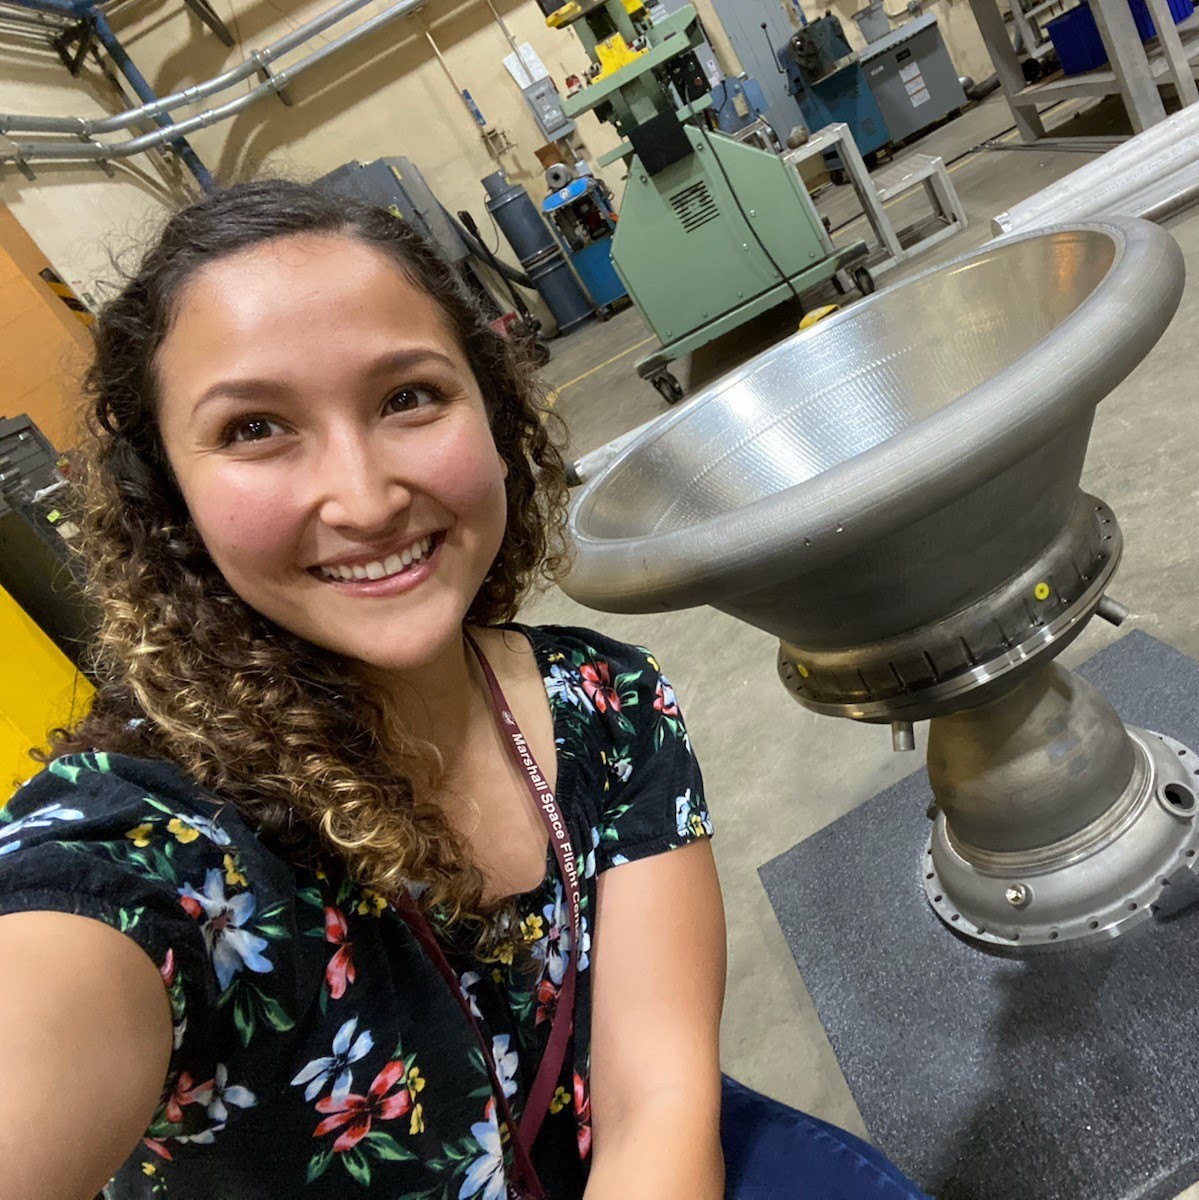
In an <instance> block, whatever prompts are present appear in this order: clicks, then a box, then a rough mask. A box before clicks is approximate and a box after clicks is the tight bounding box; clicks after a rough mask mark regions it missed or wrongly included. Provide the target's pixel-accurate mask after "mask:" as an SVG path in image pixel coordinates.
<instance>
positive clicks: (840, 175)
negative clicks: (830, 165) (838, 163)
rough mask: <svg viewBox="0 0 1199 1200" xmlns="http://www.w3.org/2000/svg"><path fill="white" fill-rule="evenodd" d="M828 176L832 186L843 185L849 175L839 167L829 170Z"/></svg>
mask: <svg viewBox="0 0 1199 1200" xmlns="http://www.w3.org/2000/svg"><path fill="white" fill-rule="evenodd" d="M828 177H829V179H831V180H832V183H833V186H834V187H844V186H845V185H846V184H847V183H848V182H849V176H848V175H847V174H846V173H845V172H844V171H842V170H840V169H839V168H834V169H833V170H831V171H830V172H829V173H828Z"/></svg>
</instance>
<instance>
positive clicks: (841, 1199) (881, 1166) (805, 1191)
mask: <svg viewBox="0 0 1199 1200" xmlns="http://www.w3.org/2000/svg"><path fill="white" fill-rule="evenodd" d="M720 1141H721V1145H722V1146H723V1148H724V1169H725V1198H726V1200H783V1198H784V1197H789V1198H791V1200H929V1197H928V1196H927V1195H926V1193H924V1192H922V1191H921V1190H920V1189H919V1188H918V1187H917V1186H916V1185H915V1184H914V1183H912V1181H911V1180H910V1179H908V1178H906V1177H905V1176H904V1175H903V1174H902V1173H901V1172H900V1171H899V1170H898V1168H897V1167H895V1166H894V1165H892V1164H891V1163H890V1162H888V1160H887V1159H886V1158H885V1157H884V1156H883V1155H882V1154H881V1153H880V1152H879V1151H878V1150H876V1149H875V1148H874V1147H873V1146H871V1145H868V1144H867V1143H866V1142H864V1141H862V1140H861V1138H856V1137H854V1135H853V1134H852V1133H846V1131H845V1130H844V1129H838V1128H837V1127H836V1126H835V1125H829V1124H828V1123H827V1122H826V1121H819V1120H817V1119H816V1118H815V1117H809V1116H808V1115H807V1114H806V1113H801V1112H798V1111H796V1110H795V1109H793V1108H788V1107H787V1106H786V1105H785V1104H780V1103H778V1101H777V1100H770V1099H767V1097H765V1096H762V1095H759V1094H758V1093H757V1092H751V1091H750V1090H749V1088H747V1087H743V1086H742V1085H741V1084H739V1083H737V1082H736V1081H735V1080H733V1079H730V1078H729V1077H728V1076H727V1075H726V1076H725V1077H724V1096H723V1103H722V1106H721V1116H720Z"/></svg>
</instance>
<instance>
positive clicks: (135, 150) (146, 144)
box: [0, 0, 425, 163]
mask: <svg viewBox="0 0 1199 1200" xmlns="http://www.w3.org/2000/svg"><path fill="white" fill-rule="evenodd" d="M424 3H425V0H400V2H399V3H397V4H393V5H392V6H391V7H390V8H387V9H384V11H383V12H381V13H379V14H378V15H377V16H374V17H372V18H371V19H370V20H369V21H365V22H363V23H362V24H361V25H359V26H357V27H356V28H354V29H351V30H349V31H348V32H347V33H345V34H343V35H342V36H341V37H339V38H336V39H335V40H333V41H331V42H329V43H328V44H327V45H325V46H322V47H321V48H320V49H319V50H316V51H314V52H313V53H312V54H310V55H309V56H308V57H307V58H304V59H301V60H300V61H299V62H297V63H294V64H293V65H291V66H289V67H285V68H283V69H282V70H279V71H277V72H275V73H274V74H273V75H272V76H271V77H270V78H269V79H267V80H266V81H265V82H264V83H261V84H259V85H258V86H257V87H255V88H253V89H251V90H250V91H249V92H246V93H245V94H244V95H243V96H239V97H238V98H237V99H235V100H230V101H228V102H227V103H225V104H222V105H220V106H219V107H217V108H213V109H209V110H208V111H206V112H203V113H199V114H197V115H196V116H194V117H188V118H186V119H184V120H182V121H178V122H175V123H173V124H172V125H171V127H170V128H169V129H160V130H158V131H156V132H154V133H146V134H142V135H141V136H140V137H135V138H130V139H128V140H127V141H123V142H116V143H108V144H106V143H100V142H88V143H80V144H78V145H75V144H70V143H62V142H21V143H18V142H15V141H14V142H11V143H10V145H9V148H8V149H7V150H5V151H0V162H5V161H8V162H17V163H29V162H33V161H36V160H39V159H40V160H43V161H44V160H72V161H84V162H107V161H109V160H111V159H120V158H132V157H133V156H134V155H137V154H141V153H143V152H144V151H146V150H154V149H158V148H160V147H161V146H163V145H166V144H169V143H171V142H173V141H177V140H178V139H179V138H180V137H183V136H185V135H187V134H190V133H194V132H195V131H196V130H198V129H207V128H208V127H209V126H211V125H216V124H218V123H219V122H221V121H224V120H227V119H228V118H229V117H232V116H235V115H236V114H237V113H240V112H242V111H243V110H244V109H246V108H249V107H250V105H252V104H253V103H255V101H257V100H259V99H261V98H262V97H263V96H267V95H271V94H273V93H275V92H279V91H282V90H283V89H284V88H285V87H287V86H288V85H289V84H291V83H292V82H293V81H294V80H295V79H297V78H298V77H299V76H300V75H301V74H302V73H303V72H305V71H307V70H308V69H309V68H311V67H315V66H317V65H318V64H320V63H322V62H324V61H325V59H327V58H329V57H330V56H331V55H333V54H335V53H336V52H337V51H339V50H341V49H343V48H344V47H346V46H349V45H351V44H352V43H354V42H356V41H358V40H359V39H360V38H364V37H367V36H368V35H369V34H371V33H374V32H375V30H377V29H380V28H382V27H383V26H384V25H386V24H388V23H389V22H390V21H393V20H394V19H395V18H396V17H399V16H403V15H404V14H405V13H408V12H413V11H415V10H416V9H419V8H422V7H423V6H424ZM2 130H3V125H2V123H0V131H2Z"/></svg>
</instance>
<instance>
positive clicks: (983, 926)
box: [978, 925, 987, 933]
mask: <svg viewBox="0 0 1199 1200" xmlns="http://www.w3.org/2000/svg"><path fill="white" fill-rule="evenodd" d="M978 932H979V933H986V932H987V927H986V926H985V925H980V926H979V927H978Z"/></svg>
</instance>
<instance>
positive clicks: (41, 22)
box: [0, 4, 77, 33]
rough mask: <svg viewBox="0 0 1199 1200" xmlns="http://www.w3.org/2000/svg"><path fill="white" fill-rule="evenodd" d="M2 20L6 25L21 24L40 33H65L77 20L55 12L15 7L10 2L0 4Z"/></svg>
mask: <svg viewBox="0 0 1199 1200" xmlns="http://www.w3.org/2000/svg"><path fill="white" fill-rule="evenodd" d="M0 21H3V22H4V23H5V24H6V25H21V26H24V27H25V28H27V29H30V30H37V31H38V32H40V33H46V32H47V31H50V32H55V33H65V32H66V31H67V30H68V29H70V28H72V27H73V26H74V25H76V24H77V22H75V21H72V20H70V19H69V18H67V17H65V16H63V15H61V14H58V13H55V14H54V15H51V14H50V13H43V12H39V13H37V14H36V15H35V14H34V13H32V12H30V11H29V10H28V9H21V8H18V9H14V8H13V7H11V6H10V5H8V4H0Z"/></svg>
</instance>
